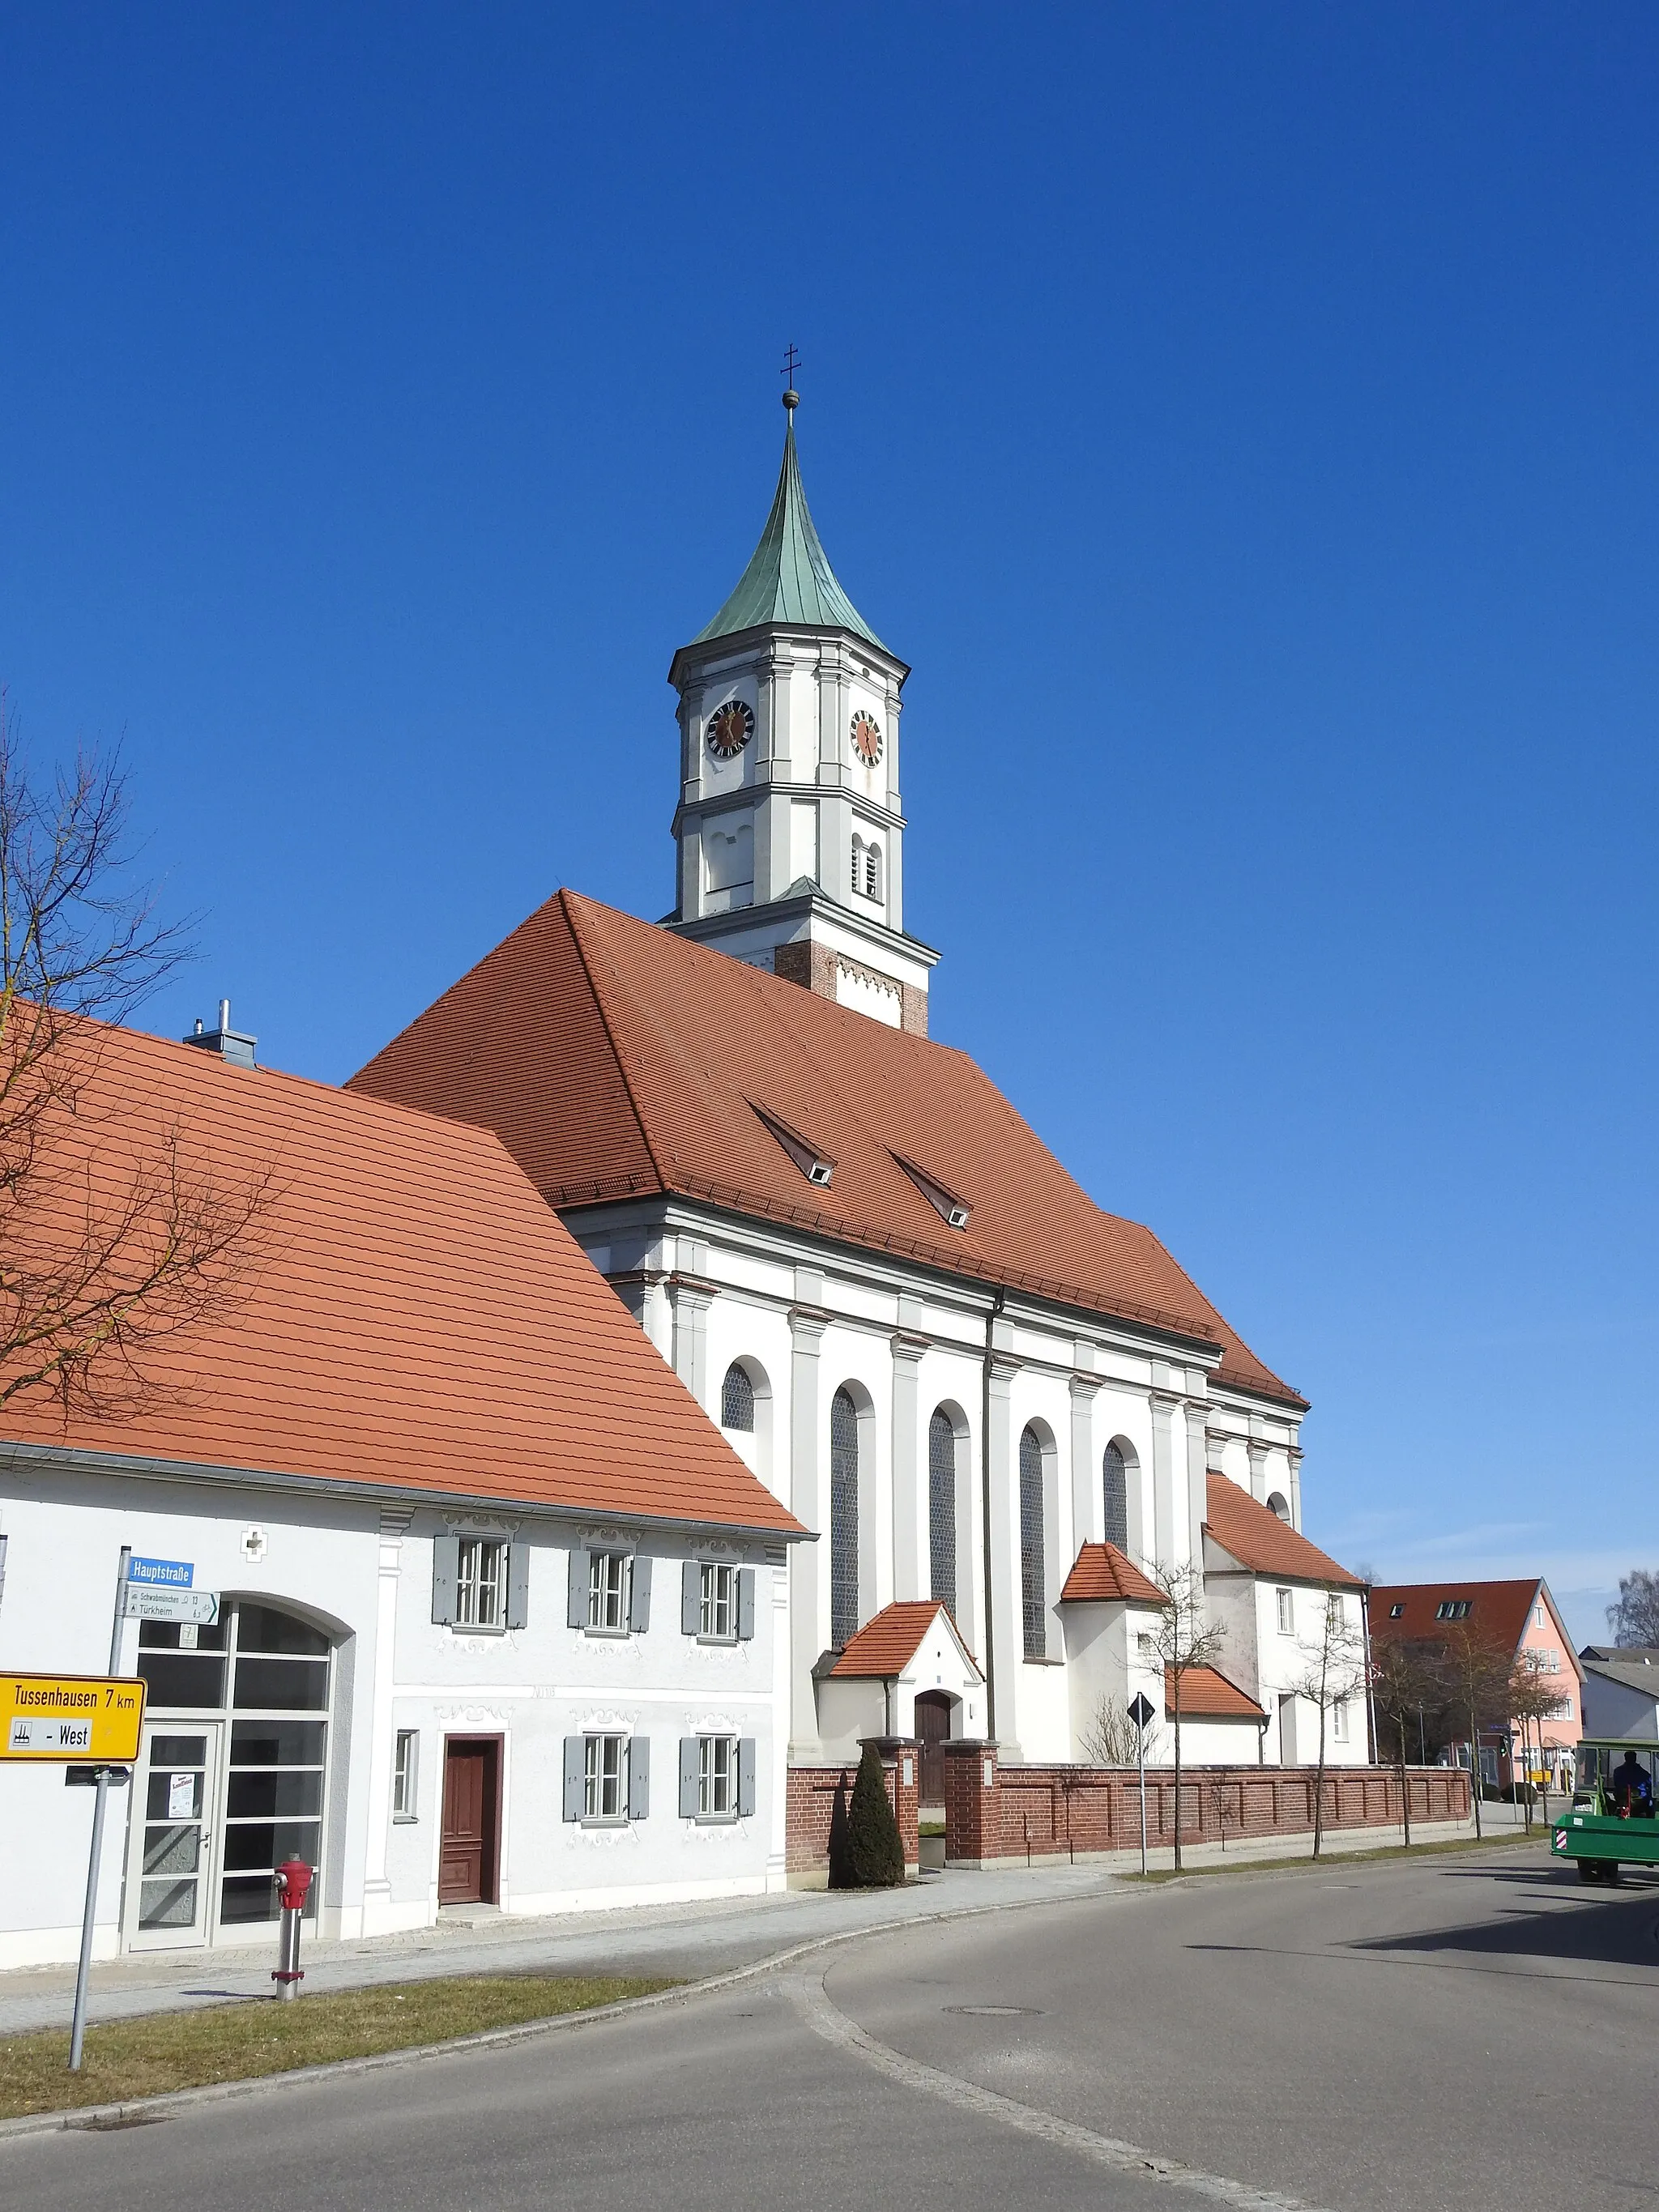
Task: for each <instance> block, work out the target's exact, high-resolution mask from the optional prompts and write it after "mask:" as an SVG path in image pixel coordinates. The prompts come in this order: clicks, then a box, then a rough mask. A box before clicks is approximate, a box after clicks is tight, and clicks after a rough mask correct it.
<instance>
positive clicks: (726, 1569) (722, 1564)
mask: <svg viewBox="0 0 1659 2212" xmlns="http://www.w3.org/2000/svg"><path fill="white" fill-rule="evenodd" d="M700 1565H701V1569H702V1573H701V1577H700V1593H699V1596H698V1601H697V1641H698V1642H699V1643H700V1644H735V1643H736V1642H737V1640H738V1569H737V1568H736V1567H734V1566H732V1565H730V1563H729V1562H728V1561H726V1560H725V1559H704V1560H702V1562H701V1563H700ZM722 1623H723V1624H724V1625H723V1626H722ZM703 1741H706V1742H712V1741H714V1738H713V1737H705V1738H704V1739H703Z"/></svg>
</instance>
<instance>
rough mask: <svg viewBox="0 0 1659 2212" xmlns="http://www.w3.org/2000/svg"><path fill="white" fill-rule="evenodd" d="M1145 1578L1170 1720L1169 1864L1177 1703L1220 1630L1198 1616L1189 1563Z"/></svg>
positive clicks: (1198, 1574) (1194, 1568)
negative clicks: (1151, 1586) (1156, 1594)
mask: <svg viewBox="0 0 1659 2212" xmlns="http://www.w3.org/2000/svg"><path fill="white" fill-rule="evenodd" d="M1150 1579H1151V1580H1152V1582H1153V1583H1155V1584H1156V1585H1157V1587H1158V1589H1159V1590H1160V1591H1161V1592H1162V1593H1163V1596H1164V1605H1163V1607H1162V1609H1161V1611H1159V1612H1158V1613H1155V1614H1154V1615H1153V1616H1152V1618H1153V1620H1154V1623H1155V1624H1156V1625H1155V1626H1154V1627H1153V1628H1152V1630H1151V1632H1150V1634H1151V1638H1152V1650H1153V1653H1154V1655H1155V1656H1156V1657H1157V1658H1158V1662H1159V1663H1160V1665H1161V1667H1162V1668H1163V1673H1164V1685H1165V1688H1166V1692H1167V1694H1168V1696H1169V1699H1170V1718H1171V1720H1172V1721H1173V1722H1174V1723H1175V1863H1176V1870H1177V1871H1179V1869H1180V1867H1181V1863H1182V1860H1181V1706H1182V1690H1183V1687H1184V1686H1185V1683H1186V1679H1187V1677H1188V1674H1191V1673H1192V1671H1193V1669H1194V1668H1195V1667H1213V1666H1214V1665H1215V1664H1216V1662H1217V1661H1218V1659H1219V1658H1220V1656H1221V1654H1222V1650H1223V1648H1224V1646H1225V1642H1226V1632H1225V1630H1224V1629H1223V1628H1222V1627H1221V1626H1219V1624H1218V1623H1212V1622H1206V1620H1205V1618H1204V1571H1203V1569H1202V1568H1201V1567H1200V1566H1199V1565H1196V1564H1195V1563H1194V1561H1192V1560H1190V1559H1188V1560H1184V1561H1182V1564H1181V1565H1179V1566H1166V1565H1164V1564H1163V1563H1162V1562H1159V1563H1158V1565H1154V1566H1153V1567H1152V1570H1151V1574H1150Z"/></svg>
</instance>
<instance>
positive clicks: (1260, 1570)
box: [1204, 1474, 1364, 1589]
mask: <svg viewBox="0 0 1659 2212" xmlns="http://www.w3.org/2000/svg"><path fill="white" fill-rule="evenodd" d="M1207 1505H1208V1512H1207V1515H1206V1520H1205V1523H1204V1526H1205V1529H1206V1533H1207V1534H1209V1535H1211V1536H1212V1537H1213V1538H1214V1539H1215V1541H1216V1542H1217V1543H1218V1544H1219V1545H1220V1547H1221V1548H1222V1550H1223V1551H1224V1552H1225V1553H1229V1554H1230V1556H1231V1558H1233V1559H1237V1561H1238V1564H1239V1565H1240V1566H1241V1567H1248V1568H1249V1570H1250V1571H1251V1572H1252V1573H1253V1574H1258V1575H1278V1576H1280V1577H1282V1578H1283V1579H1284V1580H1285V1582H1291V1583H1336V1584H1338V1585H1339V1586H1340V1588H1341V1589H1364V1583H1362V1582H1361V1581H1360V1580H1359V1577H1358V1576H1357V1575H1352V1574H1350V1573H1349V1571H1348V1570H1347V1569H1346V1567H1340V1566H1339V1565H1337V1563H1336V1561H1335V1560H1334V1559H1332V1558H1331V1556H1330V1554H1329V1553H1328V1552H1322V1551H1321V1550H1320V1548H1319V1547H1318V1546H1317V1545H1316V1544H1310V1542H1309V1541H1308V1540H1307V1538H1306V1537H1305V1536H1304V1535H1301V1534H1298V1533H1297V1530H1296V1529H1294V1528H1291V1524H1290V1522H1288V1521H1281V1520H1280V1519H1279V1516H1278V1514H1276V1513H1273V1512H1271V1511H1270V1510H1268V1508H1267V1506H1265V1505H1259V1504H1257V1503H1256V1501H1255V1498H1252V1497H1251V1495H1250V1493H1249V1491H1248V1490H1244V1489H1242V1488H1241V1487H1240V1486H1239V1485H1238V1484H1237V1483H1236V1482H1234V1481H1232V1480H1231V1479H1230V1478H1229V1477H1228V1476H1226V1475H1225V1474H1212V1475H1211V1477H1210V1479H1209V1485H1208V1490H1207Z"/></svg>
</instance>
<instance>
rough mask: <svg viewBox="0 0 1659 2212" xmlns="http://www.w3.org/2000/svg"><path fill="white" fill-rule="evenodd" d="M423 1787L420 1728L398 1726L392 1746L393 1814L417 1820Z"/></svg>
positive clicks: (403, 1818) (396, 1817)
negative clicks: (399, 1727) (401, 1727)
mask: <svg viewBox="0 0 1659 2212" xmlns="http://www.w3.org/2000/svg"><path fill="white" fill-rule="evenodd" d="M420 1790H421V1731H420V1730H419V1729H398V1732H397V1735H395V1737H394V1738H393V1739H392V1819H393V1820H419V1818H420V1813H419V1810H418V1805H419V1800H420Z"/></svg>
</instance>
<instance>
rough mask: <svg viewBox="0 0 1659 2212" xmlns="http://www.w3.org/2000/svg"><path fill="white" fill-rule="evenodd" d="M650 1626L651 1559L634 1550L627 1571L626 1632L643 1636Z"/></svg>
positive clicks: (645, 1554)
mask: <svg viewBox="0 0 1659 2212" xmlns="http://www.w3.org/2000/svg"><path fill="white" fill-rule="evenodd" d="M650 1626H651V1560H650V1557H649V1555H648V1554H647V1553H644V1552H635V1554H634V1564H633V1565H632V1566H631V1567H630V1568H629V1571H628V1632H629V1635H630V1636H643V1635H644V1633H645V1632H646V1630H647V1628H649V1627H650Z"/></svg>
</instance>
